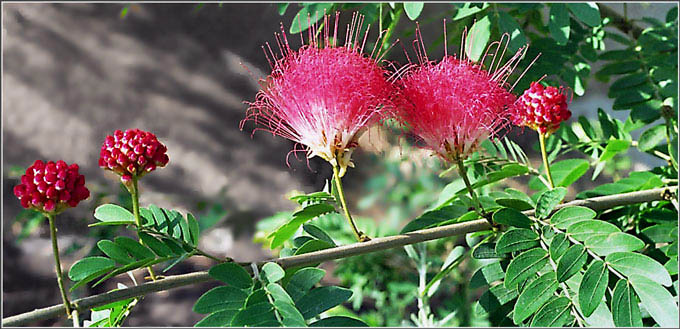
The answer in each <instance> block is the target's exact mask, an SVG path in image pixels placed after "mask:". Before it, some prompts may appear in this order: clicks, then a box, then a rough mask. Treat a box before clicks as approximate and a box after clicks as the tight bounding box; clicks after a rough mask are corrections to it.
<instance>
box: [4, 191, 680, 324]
mask: <svg viewBox="0 0 680 329" xmlns="http://www.w3.org/2000/svg"><path fill="white" fill-rule="evenodd" d="M677 188H678V187H677V186H669V187H665V188H656V189H651V190H645V191H637V192H630V193H622V194H615V195H608V196H603V197H595V198H591V199H585V200H575V201H571V202H568V203H564V204H561V205H558V206H557V207H555V210H557V209H560V208H563V207H570V206H585V207H589V208H591V209H593V210H604V209H610V208H613V207H618V206H625V205H630V204H638V203H644V202H651V201H658V200H662V199H663V196H664V195H665V194H667V193H668V192H669V191H672V192H677ZM533 213H534V211H533V210H530V211H525V212H524V214H526V215H528V216H531V215H533ZM489 228H490V226H489V223H488V222H487V221H486V220H485V219H477V220H472V221H468V222H463V223H456V224H450V225H445V226H440V227H435V228H429V229H423V230H419V231H414V232H409V233H405V234H399V235H394V236H388V237H383V238H375V239H373V240H370V241H367V242H361V243H354V244H349V245H344V246H339V247H335V248H329V249H324V250H319V251H315V252H310V253H307V254H302V255H296V256H290V257H284V258H276V259H271V260H265V261H260V262H257V263H256V264H257V266H262V265H263V264H265V263H267V262H275V263H277V264H279V265H280V266H281V267H283V268H291V267H300V266H305V265H311V264H317V263H321V262H325V261H329V260H334V259H340V258H347V257H351V256H356V255H361V254H367V253H372V252H376V251H380V250H385V249H391V248H400V247H403V246H405V245H409V244H414V243H418V242H423V241H429V240H436V239H441V238H446V237H452V236H458V235H463V234H466V233H470V232H477V231H482V230H488V229H489ZM240 264H241V265H242V266H244V269H245V270H246V271H248V272H251V273H252V269H251V267H250V264H251V263H250V262H248V263H240ZM212 280H213V278H212V277H210V276H209V275H208V272H206V271H199V272H193V273H187V274H180V275H172V276H168V277H166V278H164V279H162V280H158V281H155V282H146V283H143V284H141V285H139V286H135V287H130V288H126V289H120V290H115V291H109V292H106V293H103V294H99V295H94V296H90V297H85V298H80V299H78V300H75V301H73V302H72V304H73V306H74V308H75V309H77V310H78V311H80V312H81V313H82V312H83V311H86V310H88V309H90V308H93V307H96V306H102V305H106V304H109V303H112V302H115V301H119V300H124V299H127V298H133V297H138V296H143V295H147V294H150V293H153V292H159V291H164V290H169V289H173V288H178V287H183V286H188V285H193V284H197V283H202V282H206V281H212ZM64 314H65V312H64V305H63V304H59V305H54V306H50V307H46V308H41V309H36V310H33V311H30V312H26V313H22V314H18V315H14V316H10V317H7V318H4V319H2V325H3V326H10V327H15V326H21V325H26V324H29V323H33V322H35V321H38V320H44V319H50V318H54V317H58V316H62V315H64Z"/></svg>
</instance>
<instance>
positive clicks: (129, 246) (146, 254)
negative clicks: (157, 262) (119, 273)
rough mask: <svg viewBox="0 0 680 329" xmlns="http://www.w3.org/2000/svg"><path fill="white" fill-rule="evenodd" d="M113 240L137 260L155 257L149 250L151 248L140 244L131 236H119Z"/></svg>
mask: <svg viewBox="0 0 680 329" xmlns="http://www.w3.org/2000/svg"><path fill="white" fill-rule="evenodd" d="M113 241H114V242H115V243H116V244H117V245H119V246H121V247H123V248H124V249H125V250H127V252H129V253H130V255H132V257H135V258H136V259H138V260H141V259H150V258H156V255H155V254H154V253H153V251H151V249H149V248H147V247H145V246H143V245H141V244H140V243H139V242H137V241H135V240H134V239H132V238H128V237H126V236H119V237H116V238H115V239H113Z"/></svg>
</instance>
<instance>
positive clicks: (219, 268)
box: [208, 263, 253, 289]
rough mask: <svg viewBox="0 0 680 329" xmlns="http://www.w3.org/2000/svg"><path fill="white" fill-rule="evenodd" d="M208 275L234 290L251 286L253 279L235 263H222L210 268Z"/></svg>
mask: <svg viewBox="0 0 680 329" xmlns="http://www.w3.org/2000/svg"><path fill="white" fill-rule="evenodd" d="M208 274H209V275H210V276H211V277H213V278H215V279H217V280H220V281H222V282H224V283H226V284H229V285H232V286H234V287H236V288H240V289H247V288H249V287H250V286H252V285H253V279H252V278H251V277H250V274H248V272H246V270H245V269H243V267H241V265H238V264H236V263H222V264H218V265H215V266H213V267H211V268H210V270H209V271H208Z"/></svg>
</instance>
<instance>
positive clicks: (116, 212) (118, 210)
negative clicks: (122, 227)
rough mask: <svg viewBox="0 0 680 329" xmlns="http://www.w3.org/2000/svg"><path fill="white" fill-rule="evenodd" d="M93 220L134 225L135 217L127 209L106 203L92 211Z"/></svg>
mask: <svg viewBox="0 0 680 329" xmlns="http://www.w3.org/2000/svg"><path fill="white" fill-rule="evenodd" d="M94 218H96V219H98V220H100V221H102V222H123V223H128V224H134V223H135V216H134V215H133V214H132V213H131V212H130V211H128V210H127V209H125V208H123V207H121V206H119V205H115V204H111V203H107V204H103V205H101V206H99V207H97V208H96V209H95V210H94Z"/></svg>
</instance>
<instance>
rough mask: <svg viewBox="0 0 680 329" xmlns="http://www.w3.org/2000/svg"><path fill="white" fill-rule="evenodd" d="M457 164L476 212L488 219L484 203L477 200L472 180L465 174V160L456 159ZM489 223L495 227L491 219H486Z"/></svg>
mask: <svg viewBox="0 0 680 329" xmlns="http://www.w3.org/2000/svg"><path fill="white" fill-rule="evenodd" d="M456 164H457V166H458V174H459V175H460V177H462V178H463V181H464V182H465V187H467V190H468V193H469V194H470V197H471V198H472V203H473V204H474V207H475V210H476V211H477V214H478V215H479V216H481V217H482V218H486V216H484V208H483V207H482V203H481V202H479V199H477V194H475V190H473V189H472V184H470V180H469V179H468V177H467V174H466V173H465V167H464V166H463V159H461V158H456ZM486 219H487V220H488V221H489V224H491V226H493V222H492V221H491V219H489V218H486Z"/></svg>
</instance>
